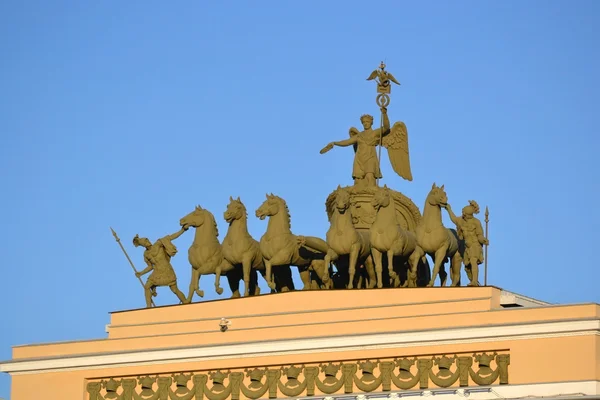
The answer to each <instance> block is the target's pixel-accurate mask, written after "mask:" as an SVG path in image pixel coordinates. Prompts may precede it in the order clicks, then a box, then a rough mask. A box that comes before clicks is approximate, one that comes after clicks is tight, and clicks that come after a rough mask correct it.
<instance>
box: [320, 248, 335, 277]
mask: <svg viewBox="0 0 600 400" xmlns="http://www.w3.org/2000/svg"><path fill="white" fill-rule="evenodd" d="M338 258H339V256H338V254H337V253H336V252H335V251H333V250H332V249H331V248H329V249H328V250H327V254H325V270H324V271H323V276H321V280H322V281H323V284H324V285H326V286H330V284H329V283H330V278H331V277H330V276H329V266H330V265H331V262H332V261H336V260H337V259H338Z"/></svg>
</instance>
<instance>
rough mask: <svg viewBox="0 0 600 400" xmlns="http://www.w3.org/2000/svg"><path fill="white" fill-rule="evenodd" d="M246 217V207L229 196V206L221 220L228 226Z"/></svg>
mask: <svg viewBox="0 0 600 400" xmlns="http://www.w3.org/2000/svg"><path fill="white" fill-rule="evenodd" d="M245 216H246V207H245V206H244V203H242V201H241V200H240V198H239V197H238V198H237V199H234V198H233V197H231V196H229V204H228V205H227V210H225V212H224V213H223V218H225V221H227V223H228V224H230V223H232V222H233V221H235V220H238V219H242V218H244V217H245Z"/></svg>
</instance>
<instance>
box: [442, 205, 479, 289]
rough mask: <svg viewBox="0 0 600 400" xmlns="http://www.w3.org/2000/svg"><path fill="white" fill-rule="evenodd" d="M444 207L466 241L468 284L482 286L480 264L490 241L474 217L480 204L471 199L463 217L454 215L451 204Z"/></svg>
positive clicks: (464, 260) (465, 260)
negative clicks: (485, 247) (484, 249)
mask: <svg viewBox="0 0 600 400" xmlns="http://www.w3.org/2000/svg"><path fill="white" fill-rule="evenodd" d="M444 208H445V209H446V210H447V211H448V214H449V215H450V219H451V220H452V222H454V224H455V225H456V230H457V233H458V238H459V239H461V240H462V241H464V247H465V248H464V252H463V254H462V257H463V263H464V264H465V271H466V272H467V276H468V278H469V280H470V282H469V284H468V286H480V283H479V265H480V264H482V263H483V246H484V245H486V246H487V245H488V244H489V242H488V240H487V239H486V238H485V236H484V235H483V228H482V226H481V222H480V221H479V219H477V218H475V217H474V214H478V213H479V205H478V204H477V202H475V200H469V205H468V206H466V207H464V208H463V209H462V217H461V218H458V217H457V216H456V215H454V213H453V212H452V208H451V207H450V204H448V203H446V205H445V206H444Z"/></svg>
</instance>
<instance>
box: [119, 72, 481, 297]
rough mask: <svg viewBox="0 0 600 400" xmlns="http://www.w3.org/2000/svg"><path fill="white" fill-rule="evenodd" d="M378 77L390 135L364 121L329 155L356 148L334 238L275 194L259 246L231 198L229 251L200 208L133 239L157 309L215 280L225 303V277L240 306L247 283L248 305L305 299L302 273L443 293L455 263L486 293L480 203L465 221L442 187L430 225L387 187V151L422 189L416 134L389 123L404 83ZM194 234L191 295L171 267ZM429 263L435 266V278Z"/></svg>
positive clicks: (330, 210) (436, 191)
mask: <svg viewBox="0 0 600 400" xmlns="http://www.w3.org/2000/svg"><path fill="white" fill-rule="evenodd" d="M375 77H378V78H379V80H378V93H379V95H378V97H377V103H378V105H379V107H380V111H381V126H380V127H379V128H375V129H374V128H373V121H374V118H373V117H372V116H370V115H363V116H362V117H361V118H360V120H361V123H362V125H363V130H362V131H360V130H358V129H356V128H350V131H349V136H350V137H349V138H348V139H345V140H341V141H338V142H331V143H329V144H328V145H327V146H325V147H324V148H323V149H322V150H321V154H324V153H326V152H327V151H329V150H331V149H333V147H334V146H341V147H346V146H353V147H354V152H355V157H354V165H353V170H352V178H353V180H354V184H353V185H352V186H349V187H341V186H339V185H338V187H337V188H336V189H335V190H334V191H333V193H331V194H330V195H329V197H328V199H327V201H326V208H327V214H328V217H329V222H330V228H329V230H328V231H327V233H326V235H325V237H324V239H323V238H320V237H315V236H301V235H297V234H295V233H293V232H292V227H291V215H290V211H289V209H288V206H287V204H286V202H285V200H284V199H282V198H281V197H278V196H276V195H274V194H267V195H266V199H265V201H264V202H263V203H262V204H261V205H260V206H259V207H258V208H257V209H256V210H255V212H254V214H255V216H256V217H257V218H259V219H261V220H264V219H268V224H267V229H266V232H265V233H264V235H263V236H262V237H261V238H260V240H259V241H257V240H255V239H254V238H253V237H252V236H251V235H250V234H249V233H248V228H247V219H248V211H247V209H246V206H245V205H244V204H243V202H242V201H241V199H240V198H239V197H237V198H235V199H234V198H233V197H230V199H229V204H228V205H227V208H226V210H225V212H224V214H223V218H224V220H225V221H226V222H227V223H228V224H229V227H228V230H227V233H226V235H225V238H224V239H223V241H222V242H220V241H219V233H218V229H217V223H216V220H215V216H214V215H213V214H212V213H211V212H210V211H209V210H206V209H203V208H202V207H200V206H196V207H195V209H194V210H193V211H192V212H190V213H189V214H187V215H186V216H184V217H183V218H181V220H180V226H181V229H180V230H179V231H177V232H176V233H174V234H171V235H167V236H165V237H163V238H160V239H158V240H157V241H156V242H155V243H151V242H150V240H149V239H147V238H140V237H139V236H137V235H136V236H135V237H134V239H133V244H134V246H136V247H138V246H141V247H144V248H145V251H144V257H143V259H144V261H145V263H146V265H147V267H146V268H145V269H144V270H142V271H140V272H136V275H137V276H138V278H139V277H141V276H143V275H145V274H147V273H148V272H151V274H150V275H149V276H148V278H147V279H146V282H145V283H144V290H145V298H146V304H147V306H148V307H151V306H152V305H153V303H152V297H153V296H156V288H157V287H159V286H168V287H169V288H170V289H171V291H172V292H173V293H174V294H175V295H176V296H177V298H178V299H179V301H180V303H190V302H191V301H192V300H193V297H194V294H196V295H198V296H200V297H203V296H204V291H203V290H201V289H200V280H201V278H202V276H205V275H210V276H212V277H214V279H215V280H214V286H215V291H216V292H217V293H218V294H222V293H223V289H222V288H221V287H220V280H221V279H220V278H221V276H225V277H226V278H227V281H228V284H229V287H230V289H231V292H232V297H240V296H242V293H241V289H240V288H241V286H240V283H243V291H244V293H243V296H253V295H259V294H260V288H259V286H258V280H259V275H260V276H261V277H262V279H264V280H265V281H266V283H267V285H268V287H269V288H270V289H271V292H286V291H290V290H295V289H296V288H295V285H294V281H293V279H292V268H295V269H297V270H298V273H299V275H300V278H301V280H302V285H303V287H302V290H328V289H343V288H347V289H353V288H383V287H418V286H433V285H434V282H435V281H436V279H437V278H438V277H439V282H440V285H441V286H445V285H446V278H447V275H448V274H447V273H446V270H445V266H446V264H447V263H448V262H449V263H450V280H451V285H452V286H458V285H460V284H461V282H460V273H461V267H462V266H463V265H464V267H465V271H466V273H467V277H468V278H469V283H468V286H479V285H480V280H479V279H480V274H479V266H480V265H481V264H482V263H483V262H484V253H483V246H487V245H488V244H489V243H488V240H487V237H486V236H487V235H485V236H484V231H483V227H482V224H481V222H480V221H479V219H477V218H476V217H475V215H476V214H478V213H479V211H480V210H479V205H478V204H477V203H476V202H475V201H470V202H469V205H468V206H466V207H464V208H463V209H462V215H460V216H456V215H455V214H454V212H453V211H452V208H451V207H450V205H449V203H448V198H447V195H446V192H445V190H444V185H441V186H438V185H436V184H435V183H434V184H433V185H432V187H431V190H430V192H429V194H428V195H427V197H426V200H425V204H424V207H423V214H422V215H421V212H420V210H419V208H418V207H417V206H416V205H415V204H414V203H413V202H412V201H411V200H410V199H409V198H407V197H406V196H404V195H402V194H401V193H399V192H397V191H394V190H393V189H390V188H388V187H387V186H385V185H384V186H383V187H381V186H379V179H380V178H381V177H382V175H381V170H380V157H378V154H377V147H378V146H383V147H386V149H387V151H388V155H389V159H390V162H391V164H392V167H393V169H394V171H395V172H396V173H397V174H398V175H399V176H400V177H402V178H404V179H405V180H407V181H412V172H411V168H410V160H409V150H408V131H407V129H406V125H405V124H404V123H403V122H396V123H395V124H394V125H393V126H390V122H389V119H388V114H387V105H389V93H390V84H389V81H390V80H391V81H393V82H395V83H398V82H397V81H396V80H395V78H393V76H392V75H391V74H389V73H388V72H387V71H385V65H383V64H382V66H381V67H380V68H379V70H376V71H374V72H373V74H371V76H370V77H369V79H373V78H375ZM386 79H387V83H386ZM442 209H444V210H446V211H447V212H448V214H449V217H450V219H451V220H452V222H453V223H454V225H455V228H456V229H450V228H447V227H445V226H444V225H443V222H442ZM486 223H487V210H486ZM189 228H194V230H195V238H194V241H193V243H192V245H191V247H190V248H189V250H188V259H189V263H190V264H191V267H192V279H191V282H190V285H189V289H188V292H187V295H185V294H184V293H182V292H181V290H180V289H179V288H178V285H177V278H176V276H175V272H174V269H173V267H172V265H171V258H172V257H173V256H175V255H176V254H177V248H176V246H175V245H174V244H173V241H174V240H175V239H177V238H178V237H179V236H181V235H182V234H184V232H186V231H187V230H189ZM115 237H116V234H115ZM116 238H117V237H116ZM117 240H119V239H118V238H117ZM119 244H120V242H119ZM121 247H122V246H121ZM123 251H125V249H124V248H123ZM427 256H429V257H430V258H431V260H432V261H433V268H432V269H431V268H430V266H429V262H428V259H427ZM132 267H133V263H132ZM134 269H135V267H134Z"/></svg>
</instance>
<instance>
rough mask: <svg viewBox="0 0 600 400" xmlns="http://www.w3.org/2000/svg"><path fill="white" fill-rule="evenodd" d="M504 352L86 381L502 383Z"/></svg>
mask: <svg viewBox="0 0 600 400" xmlns="http://www.w3.org/2000/svg"><path fill="white" fill-rule="evenodd" d="M509 365H510V355H509V354H508V352H504V351H497V352H493V353H475V354H468V355H467V354H454V355H451V356H449V355H439V356H433V357H431V356H417V357H402V358H394V359H387V360H380V359H378V360H356V361H343V362H329V363H325V364H318V365H282V366H268V367H257V368H251V369H245V370H226V371H224V370H217V371H200V372H189V373H179V374H171V375H156V376H150V375H145V376H138V377H135V378H134V377H121V378H117V377H113V378H108V379H103V380H97V381H90V382H88V384H87V392H88V400H112V399H115V400H204V399H208V400H229V399H230V400H238V399H253V400H254V399H260V398H267V397H268V398H270V399H275V398H285V397H299V396H315V395H332V394H335V393H346V394H349V393H371V392H378V391H383V392H385V391H392V390H410V389H413V390H414V389H428V388H436V387H437V388H448V387H452V386H460V387H468V386H478V385H485V386H487V385H492V384H507V383H508V366H509Z"/></svg>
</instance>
